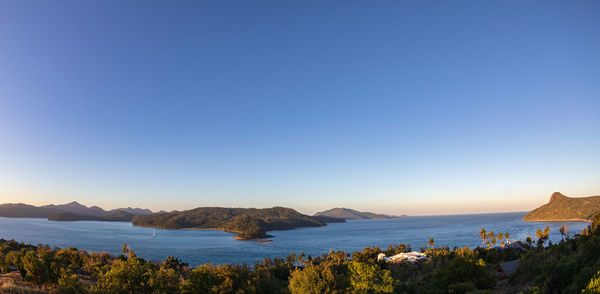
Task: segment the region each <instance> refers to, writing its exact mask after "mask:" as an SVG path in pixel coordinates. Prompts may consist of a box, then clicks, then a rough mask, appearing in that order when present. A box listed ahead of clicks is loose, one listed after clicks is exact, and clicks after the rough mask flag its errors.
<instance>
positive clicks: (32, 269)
mask: <svg viewBox="0 0 600 294" xmlns="http://www.w3.org/2000/svg"><path fill="white" fill-rule="evenodd" d="M22 262H23V270H24V271H25V277H24V278H25V280H27V281H30V282H33V283H34V284H36V285H38V287H41V286H42V285H43V284H45V283H47V282H48V281H49V280H50V271H49V269H48V267H47V266H46V265H45V264H44V263H43V262H42V261H41V260H40V259H39V258H38V256H37V254H36V252H35V251H33V250H30V251H27V253H26V254H25V256H24V257H23V261H22Z"/></svg>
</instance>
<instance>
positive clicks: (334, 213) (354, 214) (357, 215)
mask: <svg viewBox="0 0 600 294" xmlns="http://www.w3.org/2000/svg"><path fill="white" fill-rule="evenodd" d="M315 217H331V218H339V219H389V218H401V216H394V215H387V214H376V213H372V212H360V211H356V210H354V209H349V208H332V209H329V210H325V211H321V212H317V213H315Z"/></svg>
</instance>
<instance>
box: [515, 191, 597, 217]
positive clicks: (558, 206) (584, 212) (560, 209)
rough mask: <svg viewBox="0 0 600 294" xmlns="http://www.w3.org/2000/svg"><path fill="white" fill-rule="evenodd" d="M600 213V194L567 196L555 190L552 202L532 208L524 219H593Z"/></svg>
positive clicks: (551, 198)
mask: <svg viewBox="0 0 600 294" xmlns="http://www.w3.org/2000/svg"><path fill="white" fill-rule="evenodd" d="M598 213H600V196H590V197H578V198H573V197H567V196H565V195H563V194H561V193H560V192H555V193H554V194H552V196H551V197H550V202H548V203H546V204H544V205H542V206H540V207H538V208H536V209H534V210H532V211H531V212H529V213H528V214H527V215H525V217H523V221H591V220H592V218H593V217H594V215H596V214H598Z"/></svg>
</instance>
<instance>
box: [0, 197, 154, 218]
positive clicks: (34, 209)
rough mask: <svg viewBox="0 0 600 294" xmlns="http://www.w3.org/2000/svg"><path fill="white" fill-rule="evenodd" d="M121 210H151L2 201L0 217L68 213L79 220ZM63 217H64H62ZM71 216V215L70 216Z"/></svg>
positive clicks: (43, 215)
mask: <svg viewBox="0 0 600 294" xmlns="http://www.w3.org/2000/svg"><path fill="white" fill-rule="evenodd" d="M122 212H125V213H128V214H131V215H138V214H152V213H153V212H152V211H151V210H149V209H142V208H131V207H127V208H116V209H111V210H104V209H102V208H101V207H98V206H90V207H87V206H85V205H83V204H80V203H79V202H77V201H73V202H69V203H65V204H48V205H42V206H34V205H29V204H24V203H4V204H0V217H19V218H53V219H51V220H54V218H55V217H53V216H55V215H58V214H63V213H70V214H73V215H76V216H78V218H80V219H81V220H83V218H86V220H94V219H101V218H108V219H112V218H114V215H118V214H120V213H121V214H122ZM63 218H64V217H63ZM71 218H72V217H71Z"/></svg>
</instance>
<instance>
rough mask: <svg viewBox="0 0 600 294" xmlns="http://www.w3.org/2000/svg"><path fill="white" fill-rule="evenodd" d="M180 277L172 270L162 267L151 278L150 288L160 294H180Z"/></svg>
mask: <svg viewBox="0 0 600 294" xmlns="http://www.w3.org/2000/svg"><path fill="white" fill-rule="evenodd" d="M179 285H180V276H179V274H178V273H177V272H176V271H175V269H172V268H165V267H160V268H159V269H158V270H157V271H156V273H154V276H152V277H151V278H150V286H151V287H152V289H153V290H154V292H158V293H178V292H179Z"/></svg>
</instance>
